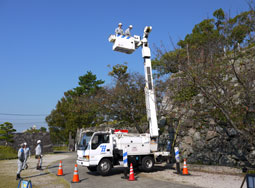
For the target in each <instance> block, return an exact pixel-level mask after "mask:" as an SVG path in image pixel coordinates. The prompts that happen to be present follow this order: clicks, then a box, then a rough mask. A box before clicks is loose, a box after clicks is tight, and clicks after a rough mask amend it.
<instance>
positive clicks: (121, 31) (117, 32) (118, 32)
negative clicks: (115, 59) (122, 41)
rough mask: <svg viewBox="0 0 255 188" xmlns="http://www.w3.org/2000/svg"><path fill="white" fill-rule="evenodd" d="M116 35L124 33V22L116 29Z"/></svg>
mask: <svg viewBox="0 0 255 188" xmlns="http://www.w3.org/2000/svg"><path fill="white" fill-rule="evenodd" d="M115 34H116V35H123V29H122V23H119V24H118V27H117V28H116V29H115Z"/></svg>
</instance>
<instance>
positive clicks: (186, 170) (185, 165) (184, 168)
mask: <svg viewBox="0 0 255 188" xmlns="http://www.w3.org/2000/svg"><path fill="white" fill-rule="evenodd" d="M182 175H184V176H186V175H190V174H189V172H188V168H187V164H186V159H184V164H183V169H182Z"/></svg>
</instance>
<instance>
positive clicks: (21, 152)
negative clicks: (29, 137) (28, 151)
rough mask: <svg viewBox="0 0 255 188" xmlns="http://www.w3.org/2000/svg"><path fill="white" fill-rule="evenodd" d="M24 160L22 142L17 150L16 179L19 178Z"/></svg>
mask: <svg viewBox="0 0 255 188" xmlns="http://www.w3.org/2000/svg"><path fill="white" fill-rule="evenodd" d="M24 160H25V154H24V144H23V143H22V144H20V148H19V151H18V171H17V177H16V180H18V179H20V178H21V177H20V172H21V171H22V167H23V162H24Z"/></svg>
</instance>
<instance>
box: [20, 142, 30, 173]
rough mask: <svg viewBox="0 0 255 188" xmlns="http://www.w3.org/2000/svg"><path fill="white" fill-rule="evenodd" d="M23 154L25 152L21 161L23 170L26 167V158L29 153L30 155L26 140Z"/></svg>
mask: <svg viewBox="0 0 255 188" xmlns="http://www.w3.org/2000/svg"><path fill="white" fill-rule="evenodd" d="M24 154H25V160H24V162H23V168H22V169H23V170H24V169H27V168H28V165H27V159H28V157H29V158H30V155H31V152H30V149H29V147H28V146H27V143H26V142H25V143H24Z"/></svg>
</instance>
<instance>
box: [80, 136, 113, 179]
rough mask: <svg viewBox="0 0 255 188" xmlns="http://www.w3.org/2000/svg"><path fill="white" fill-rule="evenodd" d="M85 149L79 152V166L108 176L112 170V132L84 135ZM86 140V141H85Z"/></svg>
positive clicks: (81, 148)
mask: <svg viewBox="0 0 255 188" xmlns="http://www.w3.org/2000/svg"><path fill="white" fill-rule="evenodd" d="M82 140H83V143H82V145H85V147H80V149H79V150H78V151H77V154H78V159H77V164H78V165H81V166H86V167H87V168H88V169H89V170H90V171H98V172H99V173H100V174H102V175H106V174H107V173H108V172H109V171H110V169H111V168H112V158H113V144H112V136H111V134H110V132H94V133H93V134H92V135H91V132H85V133H83V139H82ZM84 140H86V141H84Z"/></svg>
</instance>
